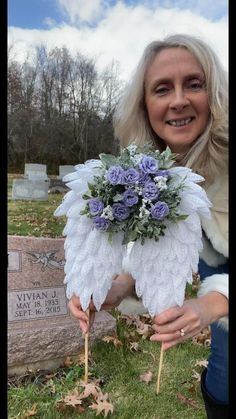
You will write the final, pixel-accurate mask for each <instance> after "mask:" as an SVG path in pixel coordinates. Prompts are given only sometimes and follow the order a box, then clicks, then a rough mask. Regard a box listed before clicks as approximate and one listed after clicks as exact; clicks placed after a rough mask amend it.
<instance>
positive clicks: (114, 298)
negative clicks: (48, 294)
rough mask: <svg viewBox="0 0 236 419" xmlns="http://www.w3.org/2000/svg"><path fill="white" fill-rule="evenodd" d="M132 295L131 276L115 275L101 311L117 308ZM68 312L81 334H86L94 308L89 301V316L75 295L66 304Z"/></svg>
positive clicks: (92, 317) (132, 281)
mask: <svg viewBox="0 0 236 419" xmlns="http://www.w3.org/2000/svg"><path fill="white" fill-rule="evenodd" d="M133 293H134V280H133V278H132V277H131V275H128V274H120V275H117V276H116V277H115V278H114V279H113V281H112V286H111V288H110V290H109V291H108V294H107V297H106V300H105V301H104V303H103V305H102V307H101V310H110V309H111V308H113V307H117V306H118V305H119V304H120V303H121V301H122V300H123V299H124V298H125V297H128V296H129V295H132V294H133ZM68 307H69V310H70V312H71V314H72V316H73V317H75V318H76V319H78V320H79V325H80V328H81V330H82V332H83V333H86V332H88V330H89V328H90V327H91V326H92V324H93V322H94V317H95V312H96V308H95V306H94V304H93V301H92V300H91V302H90V304H89V316H88V314H87V313H86V312H85V311H83V310H82V307H81V303H80V298H79V297H76V296H75V295H73V296H72V298H71V299H70V301H69V303H68Z"/></svg>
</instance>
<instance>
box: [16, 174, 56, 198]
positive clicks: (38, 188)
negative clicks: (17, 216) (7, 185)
mask: <svg viewBox="0 0 236 419" xmlns="http://www.w3.org/2000/svg"><path fill="white" fill-rule="evenodd" d="M48 188H49V182H48V181H44V180H38V181H36V180H28V179H13V184H12V199H15V200H17V199H21V200H25V201H47V200H48Z"/></svg>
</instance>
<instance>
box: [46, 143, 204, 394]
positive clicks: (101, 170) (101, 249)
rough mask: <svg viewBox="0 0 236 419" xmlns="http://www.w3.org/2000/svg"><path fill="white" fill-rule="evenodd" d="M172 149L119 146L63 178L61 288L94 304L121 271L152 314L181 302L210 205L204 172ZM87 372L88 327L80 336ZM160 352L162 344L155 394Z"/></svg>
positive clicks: (98, 306) (193, 269) (99, 302)
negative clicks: (65, 190) (182, 162)
mask: <svg viewBox="0 0 236 419" xmlns="http://www.w3.org/2000/svg"><path fill="white" fill-rule="evenodd" d="M175 158H176V154H173V153H171V150H170V149H169V148H168V147H167V148H166V150H165V151H163V152H162V153H160V152H159V151H158V150H155V149H154V148H153V147H152V146H151V145H150V144H144V145H143V146H137V145H135V144H131V145H129V146H128V147H127V148H124V149H123V150H122V151H121V153H120V154H119V156H117V157H115V156H113V155H109V154H100V156H99V159H97V160H88V161H86V162H85V163H84V164H78V165H77V166H75V172H73V173H70V174H68V175H66V176H65V177H64V178H63V181H64V182H67V183H66V185H67V186H68V187H69V188H70V189H71V190H70V191H69V192H68V193H67V194H66V195H65V197H64V199H63V202H62V204H61V205H60V206H59V207H58V208H57V209H56V211H55V213H54V214H55V215H56V216H61V215H66V216H67V223H66V226H65V228H64V231H63V234H64V235H65V236H66V239H65V245H64V247H65V259H66V263H65V266H64V270H65V274H66V275H65V279H64V282H65V283H66V284H67V289H66V294H67V298H68V299H70V298H71V297H72V295H77V296H79V298H80V304H81V307H82V309H83V310H84V311H88V312H89V309H88V307H89V304H90V301H91V298H92V299H93V303H94V306H95V307H96V309H97V310H98V311H99V310H100V309H101V306H102V304H103V302H104V300H105V298H106V296H107V292H108V290H109V289H110V288H111V286H112V278H113V277H114V276H115V275H117V274H119V273H121V272H122V271H123V272H127V273H129V274H130V275H131V276H132V277H133V279H134V280H135V290H136V294H137V296H138V297H141V298H142V302H143V305H144V307H146V308H147V309H148V312H149V314H150V315H151V316H154V315H156V314H159V313H161V312H162V311H164V310H166V309H168V308H170V307H173V306H175V305H179V306H181V305H182V304H183V301H184V296H185V287H186V283H187V282H189V283H190V284H191V283H192V273H193V272H196V271H197V269H198V261H199V252H200V251H201V250H202V240H201V237H202V229H201V219H200V218H201V217H202V218H209V217H210V211H209V208H210V206H211V203H210V201H209V200H208V198H207V196H206V193H205V191H204V189H203V188H201V187H200V186H199V185H197V183H198V182H202V181H203V180H204V178H203V177H202V176H200V175H198V174H196V173H193V172H192V170H191V169H189V168H187V167H180V166H176V165H175V164H174V163H175ZM85 354H86V363H85V377H86V381H87V379H88V334H86V336H85ZM162 359H163V350H162V349H161V356H160V364H159V372H158V381H157V393H158V392H159V384H160V371H161V365H162Z"/></svg>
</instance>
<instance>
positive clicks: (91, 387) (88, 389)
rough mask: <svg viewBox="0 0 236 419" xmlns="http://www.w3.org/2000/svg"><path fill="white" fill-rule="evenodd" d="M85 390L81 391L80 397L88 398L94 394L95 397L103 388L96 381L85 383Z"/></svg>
mask: <svg viewBox="0 0 236 419" xmlns="http://www.w3.org/2000/svg"><path fill="white" fill-rule="evenodd" d="M83 387H84V390H83V392H82V393H80V399H86V398H87V397H89V396H91V395H92V396H93V397H94V398H95V399H96V398H97V397H98V396H99V395H100V394H101V389H100V387H99V386H98V385H96V384H95V383H88V384H84V385H83Z"/></svg>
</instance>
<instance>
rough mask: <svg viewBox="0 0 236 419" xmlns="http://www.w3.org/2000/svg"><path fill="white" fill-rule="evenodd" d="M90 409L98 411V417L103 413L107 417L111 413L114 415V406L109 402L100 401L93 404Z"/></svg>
mask: <svg viewBox="0 0 236 419" xmlns="http://www.w3.org/2000/svg"><path fill="white" fill-rule="evenodd" d="M89 407H90V409H93V410H96V411H97V413H96V416H98V415H99V414H100V413H103V414H104V416H105V417H106V416H107V415H108V413H109V412H111V413H113V410H114V406H113V404H111V403H109V402H108V401H98V402H97V403H93V404H91V405H90V406H89Z"/></svg>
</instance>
